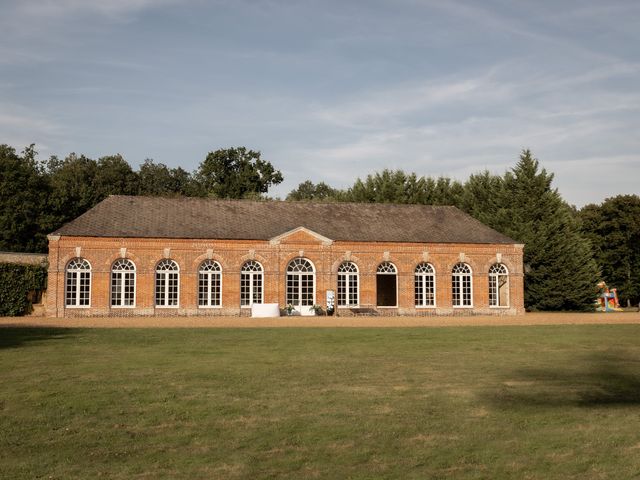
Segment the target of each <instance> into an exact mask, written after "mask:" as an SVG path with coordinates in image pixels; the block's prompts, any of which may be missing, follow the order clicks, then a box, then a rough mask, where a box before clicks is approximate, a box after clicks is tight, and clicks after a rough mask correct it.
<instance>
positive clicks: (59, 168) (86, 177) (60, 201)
mask: <svg viewBox="0 0 640 480" xmlns="http://www.w3.org/2000/svg"><path fill="white" fill-rule="evenodd" d="M97 170H98V164H97V162H96V161H95V160H93V159H91V158H88V157H85V156H84V155H76V154H75V153H71V154H69V155H68V156H67V157H66V158H65V159H64V160H60V159H58V158H57V157H55V156H54V157H51V158H50V159H49V161H48V163H47V175H48V181H49V185H50V189H51V194H50V196H49V201H48V205H47V210H48V212H49V213H50V214H51V216H52V223H53V224H54V225H57V226H60V225H63V224H64V223H66V222H68V221H71V220H73V219H74V218H76V217H78V216H80V215H82V214H83V213H84V212H86V211H87V210H89V209H90V208H91V207H93V206H94V205H95V204H96V203H98V202H99V201H100V200H101V192H98V191H96V189H95V184H94V180H95V178H96V174H97Z"/></svg>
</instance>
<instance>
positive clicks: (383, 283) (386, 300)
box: [376, 262, 398, 307]
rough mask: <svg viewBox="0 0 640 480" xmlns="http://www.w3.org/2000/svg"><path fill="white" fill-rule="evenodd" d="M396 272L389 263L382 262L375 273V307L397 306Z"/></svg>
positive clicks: (394, 267)
mask: <svg viewBox="0 0 640 480" xmlns="http://www.w3.org/2000/svg"><path fill="white" fill-rule="evenodd" d="M397 273H398V270H397V269H396V266H395V265H394V264H393V263H391V262H382V263H381V264H380V265H378V269H377V271H376V305H377V306H378V307H396V306H398V275H397Z"/></svg>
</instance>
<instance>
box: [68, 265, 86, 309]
mask: <svg viewBox="0 0 640 480" xmlns="http://www.w3.org/2000/svg"><path fill="white" fill-rule="evenodd" d="M64 297H65V306H67V307H88V306H90V305H91V265H90V264H89V262H87V261H86V260H85V259H84V258H74V259H72V260H71V261H70V262H69V263H68V264H67V268H66V271H65V295H64Z"/></svg>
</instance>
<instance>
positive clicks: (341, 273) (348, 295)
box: [338, 262, 359, 307]
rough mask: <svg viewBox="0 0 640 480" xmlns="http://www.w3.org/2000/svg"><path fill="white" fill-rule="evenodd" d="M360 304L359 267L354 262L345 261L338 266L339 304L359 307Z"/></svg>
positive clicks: (340, 305)
mask: <svg viewBox="0 0 640 480" xmlns="http://www.w3.org/2000/svg"><path fill="white" fill-rule="evenodd" d="M358 304H359V286H358V267H357V266H356V264H355V263H353V262H344V263H343V264H342V265H340V266H339V267H338V306H339V307H357V306H358Z"/></svg>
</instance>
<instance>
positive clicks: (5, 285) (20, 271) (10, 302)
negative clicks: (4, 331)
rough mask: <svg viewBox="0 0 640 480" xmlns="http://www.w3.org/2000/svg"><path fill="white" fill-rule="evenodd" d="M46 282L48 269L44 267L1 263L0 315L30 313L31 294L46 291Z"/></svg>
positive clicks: (11, 315)
mask: <svg viewBox="0 0 640 480" xmlns="http://www.w3.org/2000/svg"><path fill="white" fill-rule="evenodd" d="M46 281H47V269H46V268H45V267H43V266H40V265H19V264H15V263H0V315H2V316H10V317H15V316H19V315H24V314H25V313H29V311H30V310H31V302H30V301H29V298H28V295H29V292H31V291H34V290H44V288H45V285H46Z"/></svg>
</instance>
